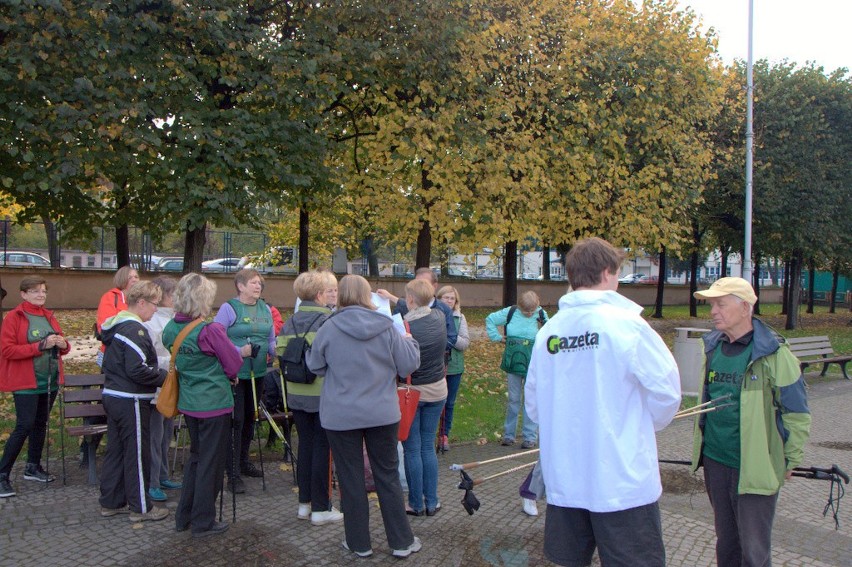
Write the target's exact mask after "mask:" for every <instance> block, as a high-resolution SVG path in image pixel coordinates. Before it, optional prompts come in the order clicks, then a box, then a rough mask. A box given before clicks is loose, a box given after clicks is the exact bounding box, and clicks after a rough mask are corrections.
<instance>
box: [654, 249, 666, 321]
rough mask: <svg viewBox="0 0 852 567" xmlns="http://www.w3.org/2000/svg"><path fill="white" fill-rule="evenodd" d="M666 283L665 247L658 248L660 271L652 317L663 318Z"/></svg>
mask: <svg viewBox="0 0 852 567" xmlns="http://www.w3.org/2000/svg"><path fill="white" fill-rule="evenodd" d="M665 283H666V247H665V246H663V247H661V248H660V272H659V276H658V277H657V299H656V301H655V302H654V314H653V315H651V317H653V318H654V319H662V318H663V291H664V289H665Z"/></svg>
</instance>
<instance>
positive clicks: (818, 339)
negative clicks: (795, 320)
mask: <svg viewBox="0 0 852 567" xmlns="http://www.w3.org/2000/svg"><path fill="white" fill-rule="evenodd" d="M786 341H787V344H788V345H796V344H802V343H805V344H807V343H816V342H826V343H828V342H831V341H830V340H829V338H828V337H793V338H792V339H786Z"/></svg>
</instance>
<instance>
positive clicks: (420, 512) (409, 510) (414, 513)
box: [405, 508, 426, 516]
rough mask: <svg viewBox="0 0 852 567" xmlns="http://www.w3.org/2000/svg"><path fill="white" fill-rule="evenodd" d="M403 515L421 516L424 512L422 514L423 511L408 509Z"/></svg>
mask: <svg viewBox="0 0 852 567" xmlns="http://www.w3.org/2000/svg"><path fill="white" fill-rule="evenodd" d="M405 513H406V514H408V515H409V516H423V515H424V514H426V512H424V511H423V510H412V509H410V508H406V509H405Z"/></svg>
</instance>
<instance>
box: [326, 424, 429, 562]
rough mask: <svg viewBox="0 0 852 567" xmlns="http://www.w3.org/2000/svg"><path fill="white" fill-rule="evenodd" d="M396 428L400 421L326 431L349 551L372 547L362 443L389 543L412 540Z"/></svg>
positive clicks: (399, 546) (402, 546)
mask: <svg viewBox="0 0 852 567" xmlns="http://www.w3.org/2000/svg"><path fill="white" fill-rule="evenodd" d="M398 431H399V423H392V424H390V425H382V426H380V427H368V428H366V429H352V430H349V431H332V430H326V433H327V435H328V442H329V444H330V445H331V452H332V454H333V455H334V464H335V466H336V467H337V476H338V480H339V481H340V493H341V496H340V504H341V511H342V512H343V528H344V531H345V533H346V543H347V545H348V546H349V549H351V550H352V551H368V550H370V549H372V546H371V544H370V505H369V503H368V501H367V488H366V484H365V482H364V453H363V449H362V447H363V446H364V445H366V447H367V456H368V457H369V458H370V467H371V468H372V469H373V479H374V480H375V482H376V492H377V493H378V496H379V508H380V510H381V512H382V522H383V523H384V525H385V535H386V536H387V538H388V545H390V547H391V549H405V548H407V547H408V546H409V545H411V544H412V543H413V542H414V534H412V533H411V525H410V524H409V523H408V516H406V515H405V504H404V500H403V497H402V486H401V485H400V484H399V456H398V455H397V452H396V443H397V432H398Z"/></svg>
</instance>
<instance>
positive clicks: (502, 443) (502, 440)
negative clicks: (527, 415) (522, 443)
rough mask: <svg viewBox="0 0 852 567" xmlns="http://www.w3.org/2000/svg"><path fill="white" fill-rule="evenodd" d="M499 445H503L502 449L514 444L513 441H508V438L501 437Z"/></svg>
mask: <svg viewBox="0 0 852 567" xmlns="http://www.w3.org/2000/svg"><path fill="white" fill-rule="evenodd" d="M500 444H501V445H503V446H504V447H511V446H512V445H514V444H515V440H514V439H510V438H508V437H503V439H501V440H500Z"/></svg>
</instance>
